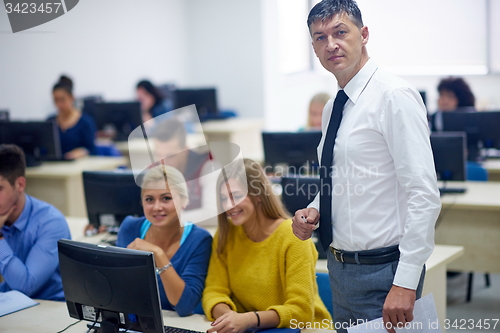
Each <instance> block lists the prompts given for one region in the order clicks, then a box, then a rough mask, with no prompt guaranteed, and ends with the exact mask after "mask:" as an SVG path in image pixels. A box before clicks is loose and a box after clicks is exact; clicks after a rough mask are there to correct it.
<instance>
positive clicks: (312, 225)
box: [292, 208, 319, 240]
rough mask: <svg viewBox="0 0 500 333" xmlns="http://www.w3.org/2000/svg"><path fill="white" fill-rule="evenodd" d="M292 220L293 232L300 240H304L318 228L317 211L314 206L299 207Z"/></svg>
mask: <svg viewBox="0 0 500 333" xmlns="http://www.w3.org/2000/svg"><path fill="white" fill-rule="evenodd" d="M304 219H305V221H304ZM292 221H293V223H292V229H293V234H294V235H295V236H297V238H298V239H300V240H306V239H309V238H311V235H312V233H313V231H314V230H316V229H317V228H318V221H319V213H318V211H317V210H316V208H305V209H299V210H298V211H296V212H295V216H294V217H293V218H292Z"/></svg>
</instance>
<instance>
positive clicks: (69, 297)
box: [57, 239, 164, 333]
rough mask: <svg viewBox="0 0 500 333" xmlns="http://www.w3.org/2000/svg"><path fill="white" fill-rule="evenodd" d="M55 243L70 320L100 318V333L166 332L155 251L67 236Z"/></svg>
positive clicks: (97, 319) (93, 319)
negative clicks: (122, 330)
mask: <svg viewBox="0 0 500 333" xmlns="http://www.w3.org/2000/svg"><path fill="white" fill-rule="evenodd" d="M57 245H58V250H59V265H60V270H61V278H62V285H63V289H64V296H65V298H66V305H67V307H68V312H69V315H70V316H71V317H72V318H76V319H79V320H88V321H90V322H96V321H97V322H99V323H100V333H111V332H112V333H115V332H118V330H119V329H125V330H133V331H138V332H148V333H160V332H161V333H163V332H164V327H163V317H162V312H161V305H160V297H159V294H158V282H157V279H156V273H155V263H154V258H153V253H151V252H145V251H137V250H131V249H124V248H118V247H114V246H106V245H95V244H88V243H81V242H75V241H70V240H65V239H62V240H59V241H58V244H57ZM96 317H97V318H96Z"/></svg>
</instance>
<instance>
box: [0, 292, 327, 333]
mask: <svg viewBox="0 0 500 333" xmlns="http://www.w3.org/2000/svg"><path fill="white" fill-rule="evenodd" d="M38 302H39V303H40V305H36V306H34V307H31V308H28V309H25V310H22V311H18V312H15V313H11V314H9V315H6V316H4V317H1V318H0V332H2V333H32V332H37V333H54V332H58V331H60V330H62V329H64V328H65V327H66V326H68V325H70V324H72V323H75V322H76V321H77V320H76V319H74V318H71V317H70V316H69V314H68V309H67V307H66V303H64V302H54V301H41V300H39V301H38ZM87 323H88V322H87V321H82V322H79V323H78V324H76V325H74V326H71V327H70V328H68V329H67V330H66V331H64V332H67V333H82V332H86V330H87ZM163 324H164V325H167V326H173V327H182V328H187V329H191V330H196V331H201V332H205V331H206V330H207V329H208V328H210V322H209V321H208V320H207V318H206V317H205V316H203V315H198V314H194V315H191V316H188V317H182V318H181V317H179V316H178V315H177V314H176V313H175V312H173V311H163ZM302 332H303V333H319V332H327V331H324V330H311V329H304V330H302ZM328 332H332V331H328Z"/></svg>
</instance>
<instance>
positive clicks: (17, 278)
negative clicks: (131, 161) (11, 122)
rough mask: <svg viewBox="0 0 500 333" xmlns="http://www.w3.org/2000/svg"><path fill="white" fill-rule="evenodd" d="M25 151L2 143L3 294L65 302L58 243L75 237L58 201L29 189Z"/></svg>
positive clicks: (0, 257) (0, 240)
mask: <svg viewBox="0 0 500 333" xmlns="http://www.w3.org/2000/svg"><path fill="white" fill-rule="evenodd" d="M25 169H26V164H25V158H24V153H23V151H22V150H21V148H19V147H18V146H16V145H0V275H1V276H2V277H3V279H4V281H3V282H1V283H0V292H5V291H9V290H18V291H20V292H22V293H24V294H26V295H28V296H29V297H32V298H37V299H46V300H56V301H64V292H63V288H62V283H61V274H60V272H59V260H58V257H57V241H58V240H59V239H61V238H65V239H71V235H70V232H69V228H68V224H67V223H66V220H65V218H64V216H63V215H62V214H61V213H60V212H59V211H58V210H57V209H56V208H55V207H53V206H52V205H49V204H48V203H45V202H43V201H40V200H38V199H36V198H33V197H31V196H29V195H27V194H25V193H24V189H25V187H26V178H25V175H24V174H25Z"/></svg>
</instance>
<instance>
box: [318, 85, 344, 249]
mask: <svg viewBox="0 0 500 333" xmlns="http://www.w3.org/2000/svg"><path fill="white" fill-rule="evenodd" d="M348 99H349V97H347V95H346V93H345V92H344V90H339V92H338V93H337V96H336V97H335V101H334V102H333V110H332V114H331V116H330V122H329V123H328V129H327V131H326V137H325V142H324V143H323V151H322V152H321V168H320V179H321V190H320V197H319V198H320V199H319V213H320V223H319V228H318V232H319V240H320V241H321V245H322V246H323V249H324V250H325V251H327V250H328V247H329V246H330V244H331V243H332V240H333V235H332V191H333V188H332V186H333V185H332V177H331V175H332V171H333V168H332V167H333V147H334V145H335V138H336V137H337V131H338V130H339V126H340V122H341V121H342V111H343V110H344V105H345V103H346V102H347V100H348Z"/></svg>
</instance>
